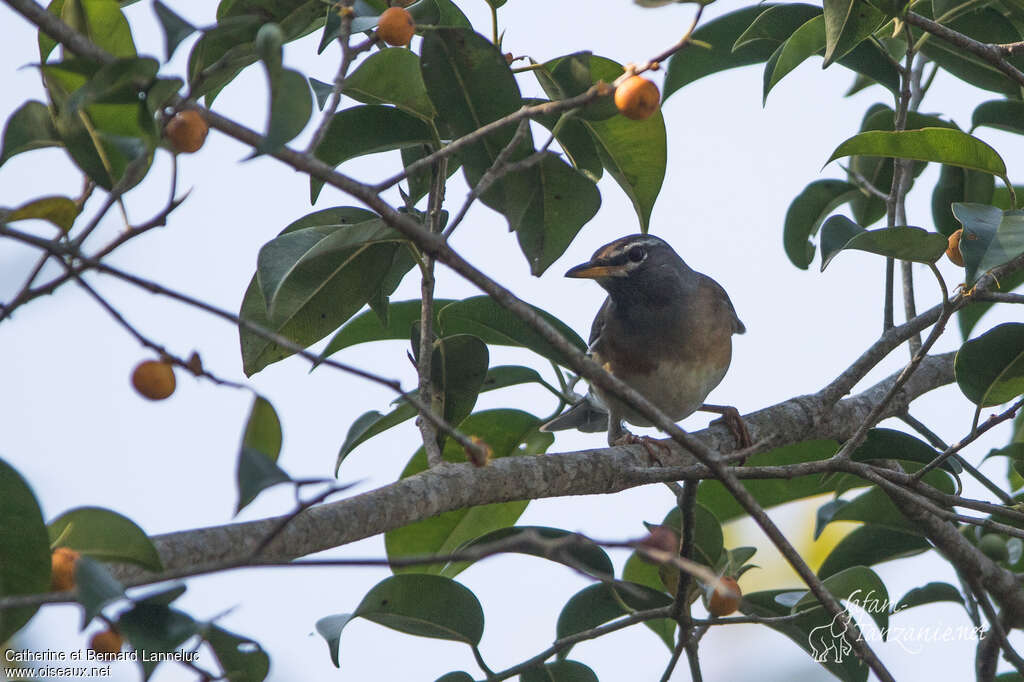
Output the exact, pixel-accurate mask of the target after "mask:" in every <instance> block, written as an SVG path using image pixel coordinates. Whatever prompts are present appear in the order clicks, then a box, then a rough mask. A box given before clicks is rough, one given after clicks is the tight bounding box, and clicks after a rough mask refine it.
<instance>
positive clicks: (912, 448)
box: [850, 427, 963, 473]
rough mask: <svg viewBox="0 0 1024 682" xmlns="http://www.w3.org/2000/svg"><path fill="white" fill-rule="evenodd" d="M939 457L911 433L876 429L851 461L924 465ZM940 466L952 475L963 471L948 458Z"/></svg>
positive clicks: (853, 455)
mask: <svg viewBox="0 0 1024 682" xmlns="http://www.w3.org/2000/svg"><path fill="white" fill-rule="evenodd" d="M938 456H939V452H938V450H936V449H935V448H933V447H932V446H930V445H928V444H927V443H925V442H924V441H922V440H921V439H919V438H915V437H914V436H911V435H910V434H909V433H904V432H902V431H896V430H895V429H883V428H877V427H876V428H873V429H871V430H870V431H868V433H867V435H866V436H865V438H864V442H863V443H861V445H860V447H858V448H857V449H856V450H854V451H853V453H852V454H851V455H850V459H852V460H853V461H855V462H871V461H875V460H885V459H898V460H902V461H904V462H916V463H918V464H922V465H924V464H928V463H929V462H931V461H932V460H933V459H935V458H936V457H938ZM940 466H941V467H942V468H943V469H945V470H946V471H949V472H952V473H960V472H961V471H963V467H962V466H960V463H959V462H957V461H956V460H955V459H952V458H947V459H946V461H945V462H943V463H942V464H941V465H940Z"/></svg>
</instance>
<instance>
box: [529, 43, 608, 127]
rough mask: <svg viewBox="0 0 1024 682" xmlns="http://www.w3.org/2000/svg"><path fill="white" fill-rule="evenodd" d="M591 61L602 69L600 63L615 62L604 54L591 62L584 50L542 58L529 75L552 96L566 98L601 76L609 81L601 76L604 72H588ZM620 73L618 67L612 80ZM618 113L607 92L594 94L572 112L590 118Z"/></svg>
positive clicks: (588, 85) (601, 77)
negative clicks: (561, 55)
mask: <svg viewBox="0 0 1024 682" xmlns="http://www.w3.org/2000/svg"><path fill="white" fill-rule="evenodd" d="M592 64H594V65H595V66H597V67H598V68H599V69H601V70H602V71H604V70H606V69H605V68H604V67H606V66H607V65H609V64H610V65H613V66H615V67H618V66H619V65H618V64H615V63H614V62H612V61H611V60H609V59H605V58H604V57H597V58H596V62H595V57H594V53H593V52H590V51H589V50H586V51H582V52H574V53H572V54H567V55H565V56H563V57H556V58H554V59H552V60H550V61H547V62H545V63H544V64H543V65H538V68H536V69H535V70H534V72H533V75H534V76H536V77H537V81H538V82H539V83H540V86H541V87H542V88H543V89H544V92H545V93H546V94H547V96H548V97H550V98H551V99H552V100H560V99H569V98H571V97H576V96H577V95H581V94H583V93H584V92H585V91H587V90H588V89H590V86H591V85H593V84H594V83H596V82H597V81H598V80H604V82H606V83H611V82H612V81H611V80H605V78H607V74H602V75H601V76H600V77H598V76H595V75H594V74H592V73H591V65H592ZM621 73H622V70H621V67H620V68H619V69H618V71H617V73H616V75H615V76H613V77H612V80H614V79H615V78H617V77H618V74H621ZM618 113H619V110H618V107H616V106H615V98H614V96H613V95H611V94H608V95H598V96H597V97H596V98H595V99H594V100H593V101H591V102H589V103H587V104H585V105H583V107H581V108H580V109H578V110H576V112H575V114H574V116H579V117H580V118H583V119H587V120H591V121H601V120H604V119H606V118H611V117H612V116H615V115H616V114H618Z"/></svg>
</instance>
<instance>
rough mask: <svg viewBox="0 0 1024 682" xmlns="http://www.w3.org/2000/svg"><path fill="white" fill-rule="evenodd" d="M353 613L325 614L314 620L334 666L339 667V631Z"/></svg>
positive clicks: (353, 615) (353, 616)
mask: <svg viewBox="0 0 1024 682" xmlns="http://www.w3.org/2000/svg"><path fill="white" fill-rule="evenodd" d="M353 618H355V614H353V613H339V614H337V615H334V616H326V617H324V618H321V619H320V620H318V621H317V622H316V631H317V633H318V634H319V635H320V636H321V637H323V638H324V639H325V640H326V641H327V649H328V651H329V652H330V654H331V662H332V663H334V667H335V668H340V667H341V662H340V661H339V660H338V649H339V648H340V646H341V633H342V631H343V630H344V629H345V626H346V625H348V624H349V623H350V622H351V621H352V619H353Z"/></svg>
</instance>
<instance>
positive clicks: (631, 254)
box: [626, 246, 647, 263]
mask: <svg viewBox="0 0 1024 682" xmlns="http://www.w3.org/2000/svg"><path fill="white" fill-rule="evenodd" d="M626 257H627V258H629V260H631V261H633V262H634V263H639V262H640V261H642V260H643V259H644V258H646V257H647V252H646V251H644V248H643V247H642V246H634V247H633V248H631V249H630V250H629V251H627V252H626Z"/></svg>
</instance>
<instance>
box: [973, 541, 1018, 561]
mask: <svg viewBox="0 0 1024 682" xmlns="http://www.w3.org/2000/svg"><path fill="white" fill-rule="evenodd" d="M978 549H980V550H981V553H982V554H984V555H985V556H987V557H988V558H989V559H991V560H992V561H1006V560H1007V559H1009V558H1010V553H1009V551H1007V549H1006V540H1004V539H1002V538H1001V537H999V536H998V535H986V536H984V537H982V538H981V540H979V541H978Z"/></svg>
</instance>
